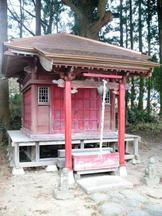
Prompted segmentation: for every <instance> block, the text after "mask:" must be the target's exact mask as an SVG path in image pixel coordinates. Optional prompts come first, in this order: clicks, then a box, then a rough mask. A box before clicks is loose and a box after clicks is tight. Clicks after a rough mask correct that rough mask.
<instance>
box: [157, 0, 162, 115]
mask: <svg viewBox="0 0 162 216" xmlns="http://www.w3.org/2000/svg"><path fill="white" fill-rule="evenodd" d="M157 11H158V21H159V45H160V63H162V0H157ZM159 79H160V86H159V90H160V116H161V117H162V66H161V68H160V76H159Z"/></svg>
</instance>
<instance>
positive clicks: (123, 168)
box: [119, 166, 127, 177]
mask: <svg viewBox="0 0 162 216" xmlns="http://www.w3.org/2000/svg"><path fill="white" fill-rule="evenodd" d="M119 176H121V177H126V176H127V169H126V166H121V167H119Z"/></svg>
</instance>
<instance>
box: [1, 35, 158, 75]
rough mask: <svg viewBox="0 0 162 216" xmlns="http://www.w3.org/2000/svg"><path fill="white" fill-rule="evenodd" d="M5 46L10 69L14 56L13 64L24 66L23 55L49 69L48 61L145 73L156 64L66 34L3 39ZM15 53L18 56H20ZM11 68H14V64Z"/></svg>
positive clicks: (101, 44) (133, 52) (126, 50)
mask: <svg viewBox="0 0 162 216" xmlns="http://www.w3.org/2000/svg"><path fill="white" fill-rule="evenodd" d="M5 46H6V48H7V52H6V53H5V54H6V55H7V56H8V61H7V65H8V68H10V70H11V68H12V69H13V70H14V67H12V64H16V63H15V61H14V58H17V64H21V62H22V64H23V66H24V61H22V60H21V59H22V56H23V55H24V56H26V57H27V56H38V58H39V59H40V62H41V63H42V64H45V69H47V70H50V69H52V67H48V66H47V64H48V63H49V64H50V65H55V66H56V67H57V66H60V65H65V66H75V67H82V68H84V67H85V68H86V67H88V68H98V69H104V70H109V69H112V70H114V69H116V70H117V71H120V70H125V71H128V72H132V73H137V72H138V73H145V74H146V75H148V74H150V72H151V71H152V68H154V67H155V66H158V64H156V63H153V62H151V61H150V60H149V57H148V56H146V55H144V54H142V53H140V52H137V51H133V50H130V49H126V48H122V47H119V46H114V45H111V44H107V43H103V42H99V41H95V40H92V39H88V38H84V37H80V36H76V35H72V34H67V33H58V34H50V35H43V36H35V37H29V38H22V39H15V40H13V41H11V42H6V43H5ZM18 56H21V59H19V57H18ZM42 59H43V60H42ZM46 66H47V67H46ZM15 68H16V69H15V70H18V69H17V66H15ZM7 71H8V69H7ZM15 72H16V71H15ZM17 72H18V71H17Z"/></svg>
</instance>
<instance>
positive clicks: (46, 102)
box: [37, 86, 50, 105]
mask: <svg viewBox="0 0 162 216" xmlns="http://www.w3.org/2000/svg"><path fill="white" fill-rule="evenodd" d="M43 88H47V91H48V92H47V96H48V98H47V99H48V100H47V101H40V89H43ZM37 95H38V104H39V105H49V103H50V88H49V87H48V86H38V94H37Z"/></svg>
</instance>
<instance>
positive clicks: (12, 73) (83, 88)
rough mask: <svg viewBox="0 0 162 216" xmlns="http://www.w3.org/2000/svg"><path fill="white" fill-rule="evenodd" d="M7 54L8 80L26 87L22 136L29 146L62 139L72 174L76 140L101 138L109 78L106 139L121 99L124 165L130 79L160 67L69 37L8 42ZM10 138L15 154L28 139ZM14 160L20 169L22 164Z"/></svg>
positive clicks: (133, 54)
mask: <svg viewBox="0 0 162 216" xmlns="http://www.w3.org/2000/svg"><path fill="white" fill-rule="evenodd" d="M5 50H6V51H5V58H4V66H5V75H6V76H7V77H17V78H18V82H19V83H20V84H21V87H22V89H21V91H22V98H23V103H22V110H23V111H22V129H21V133H23V134H25V135H26V136H27V137H28V139H27V140H28V143H29V142H31V143H32V142H38V141H39V142H40V141H41V139H42V141H44V140H43V139H44V137H46V141H49V140H50V141H57V140H59V139H60V136H61V135H63V141H64V142H65V166H66V167H67V168H70V169H71V168H72V143H73V140H74V141H75V140H76V141H77V138H76V137H79V138H78V139H80V140H83V141H84V140H86V139H87V140H88V139H90V140H91V142H92V139H94V140H98V139H99V131H100V122H101V121H100V113H101V101H102V98H101V96H100V95H99V93H98V88H99V87H100V86H101V85H102V80H103V79H106V80H107V87H108V89H109V91H108V93H107V96H106V101H105V120H104V135H105V137H104V138H105V139H108V138H109V136H110V138H111V132H115V131H116V123H115V122H116V121H115V106H116V105H115V104H116V102H115V101H116V100H117V101H118V103H117V104H118V133H117V140H118V151H119V163H120V167H123V166H125V159H124V154H125V140H126V137H125V90H126V86H127V84H126V83H127V80H128V78H129V77H132V76H143V77H144V76H145V77H148V76H151V73H152V70H153V68H154V67H155V66H156V64H155V63H153V62H151V61H150V60H149V57H148V56H146V55H143V54H142V53H140V52H136V51H133V50H129V49H125V48H122V47H119V46H114V45H110V44H106V43H103V42H99V41H95V40H91V39H87V38H83V37H79V36H75V35H72V34H66V33H59V34H51V35H45V36H35V37H30V38H23V39H16V40H13V41H11V42H6V43H5ZM9 135H10V139H11V140H12V146H13V147H14V151H15V153H14V154H15V155H16V154H17V152H18V151H19V149H17V150H16V148H18V147H20V146H21V145H23V144H22V143H24V142H25V138H24V139H23V138H22V140H21V142H20V141H18V140H14V138H13V136H12V135H11V133H9ZM64 135H65V137H64ZM38 137H39V140H38ZM32 139H33V140H32ZM23 140H24V141H23ZM112 140H113V139H112ZM15 143H16V144H17V145H16V144H15ZM89 143H90V141H89ZM24 145H25V144H24ZM35 145H36V149H37V148H38V146H37V144H35ZM16 157H19V155H18V156H15V158H16ZM38 157H39V156H38V155H37V156H36V160H37V159H38ZM15 160H16V161H15V162H14V163H15V164H16V165H15V166H19V164H18V161H19V159H17V158H16V159H15Z"/></svg>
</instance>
